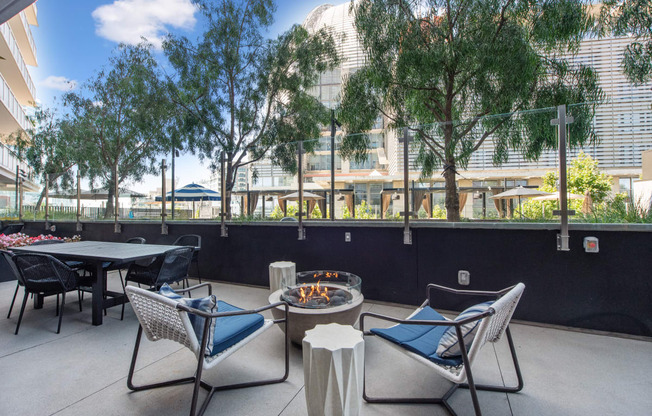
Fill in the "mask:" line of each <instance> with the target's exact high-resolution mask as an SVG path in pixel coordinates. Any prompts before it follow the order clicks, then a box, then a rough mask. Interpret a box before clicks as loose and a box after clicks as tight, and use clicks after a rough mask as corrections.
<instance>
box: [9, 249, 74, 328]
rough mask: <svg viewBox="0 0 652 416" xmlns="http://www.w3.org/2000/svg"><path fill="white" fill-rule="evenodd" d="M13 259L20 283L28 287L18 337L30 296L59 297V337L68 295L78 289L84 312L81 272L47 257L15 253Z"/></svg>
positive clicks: (21, 310) (21, 309)
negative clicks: (80, 283) (80, 281)
mask: <svg viewBox="0 0 652 416" xmlns="http://www.w3.org/2000/svg"><path fill="white" fill-rule="evenodd" d="M3 255H5V259H6V258H7V257H6V256H7V254H6V252H5V253H3ZM10 259H11V261H12V262H13V264H14V265H15V267H16V268H15V269H14V271H17V272H18V273H17V275H16V277H17V278H18V279H19V280H18V282H19V283H18V284H19V285H20V286H23V287H24V288H25V296H24V297H23V304H22V306H21V308H20V315H19V316H18V323H17V324H16V332H15V334H18V330H19V329H20V323H21V321H22V319H23V313H24V312H25V305H26V304H27V298H28V295H29V294H34V295H41V296H51V295H57V310H56V313H57V315H59V325H58V326H57V334H58V333H60V332H61V320H62V318H63V311H64V307H65V304H66V293H67V292H70V291H72V290H77V295H78V302H79V311H80V312H81V310H82V304H81V295H80V294H79V275H78V274H77V272H76V271H75V270H74V269H72V268H71V267H69V266H68V265H66V264H65V263H63V262H61V261H59V260H57V259H55V258H54V257H52V256H49V255H47V254H31V253H24V254H13V255H11V256H10ZM59 295H61V309H59V297H58V296H59ZM12 306H13V302H12Z"/></svg>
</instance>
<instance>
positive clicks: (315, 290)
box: [299, 280, 331, 303]
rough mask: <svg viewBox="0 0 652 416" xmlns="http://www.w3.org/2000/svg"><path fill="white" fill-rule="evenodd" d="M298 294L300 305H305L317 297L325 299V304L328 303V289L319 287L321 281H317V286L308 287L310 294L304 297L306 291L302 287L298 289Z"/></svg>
mask: <svg viewBox="0 0 652 416" xmlns="http://www.w3.org/2000/svg"><path fill="white" fill-rule="evenodd" d="M299 293H300V294H301V297H300V298H299V302H300V303H307V302H308V301H309V300H311V299H312V298H317V297H323V298H325V299H326V302H330V300H331V299H330V298H329V297H328V287H326V286H324V287H322V286H321V280H318V281H317V285H310V293H308V294H307V295H306V291H305V289H304V288H303V287H300V288H299Z"/></svg>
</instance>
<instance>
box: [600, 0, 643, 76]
mask: <svg viewBox="0 0 652 416" xmlns="http://www.w3.org/2000/svg"><path fill="white" fill-rule="evenodd" d="M598 27H599V29H600V34H601V35H605V34H606V33H612V34H614V35H615V36H630V35H631V36H632V37H633V39H634V40H633V42H632V43H630V44H629V45H627V48H625V53H624V54H623V60H622V65H623V70H624V72H625V75H626V76H627V78H628V79H629V80H630V81H631V82H633V83H634V84H644V83H646V82H649V81H650V79H652V3H651V2H650V0H605V1H603V2H602V8H601V9H600V18H599V25H598Z"/></svg>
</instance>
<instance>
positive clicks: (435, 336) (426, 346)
mask: <svg viewBox="0 0 652 416" xmlns="http://www.w3.org/2000/svg"><path fill="white" fill-rule="evenodd" d="M433 289H436V290H441V291H445V292H449V293H453V294H456V295H470V296H488V297H494V298H497V300H496V301H495V302H493V303H491V304H490V305H486V304H480V305H476V307H473V308H469V309H467V311H465V312H463V313H462V314H460V316H458V318H456V320H448V319H446V318H444V317H443V316H442V315H440V314H439V313H438V312H436V311H435V310H434V309H432V308H431V307H430V300H431V298H430V294H431V291H432V290H433ZM524 289H525V285H523V284H522V283H519V284H517V285H515V286H513V287H510V288H507V289H504V290H501V291H498V292H486V291H473V290H456V289H451V288H447V287H443V286H439V285H435V284H430V285H428V288H427V296H428V299H426V301H425V302H423V304H422V305H421V306H420V307H419V308H418V309H417V310H416V311H414V313H412V314H411V315H410V316H409V317H408V318H406V319H397V318H392V317H389V316H385V315H380V314H376V313H372V312H365V313H362V314H361V315H360V329H361V330H362V332H363V334H364V335H367V336H372V335H373V336H377V337H378V338H379V339H380V340H383V341H386V342H387V343H388V344H389V345H390V346H392V347H395V348H396V349H397V350H398V351H401V352H402V353H404V354H406V355H408V356H409V357H411V358H413V359H415V360H417V361H418V362H420V363H423V364H425V365H426V366H428V367H430V368H431V369H432V370H434V371H435V372H436V373H437V374H438V375H440V376H442V377H443V378H445V379H447V380H449V381H451V382H453V383H454V384H453V386H452V387H451V388H450V390H448V392H446V394H444V396H443V397H439V398H398V397H396V398H379V397H370V396H368V395H367V392H366V387H367V385H366V380H365V384H364V387H363V397H364V399H365V400H366V401H367V402H370V403H434V404H439V405H442V406H444V407H445V408H446V409H447V410H448V411H449V412H450V413H451V414H452V415H455V414H456V413H455V411H454V410H453V409H452V408H451V406H450V405H449V403H448V399H449V398H450V397H451V396H452V395H453V393H455V391H456V390H457V389H458V388H459V387H463V388H468V389H469V390H470V392H471V398H472V400H473V407H474V409H475V414H476V415H480V414H482V413H481V410H480V404H479V402H478V396H477V391H476V390H489V391H495V392H505V393H515V392H518V391H520V390H521V389H522V388H523V377H522V376H521V371H520V368H519V365H518V360H517V358H516V349H515V348H514V342H513V340H512V335H511V333H510V331H509V326H508V325H509V321H510V319H511V317H512V314H513V313H514V310H515V309H516V306H517V305H518V301H519V300H520V298H521V295H522V294H523V290H524ZM481 305H484V306H481ZM371 317H373V318H378V319H382V320H386V321H389V322H394V323H396V324H397V325H394V326H392V327H389V328H383V329H378V328H375V329H371V330H370V331H365V330H364V327H365V319H366V318H371ZM470 327H473V331H474V333H475V337H474V338H473V339H472V340H469V335H470V334H469V328H470ZM449 328H453V329H452V330H451V331H450V332H448V335H447V330H448V329H449ZM452 331H454V332H452ZM503 333H506V334H507V341H508V343H509V349H510V352H511V356H512V361H513V364H514V370H515V372H516V377H517V379H518V385H517V386H514V387H504V386H500V385H495V386H494V385H478V384H475V382H474V380H473V373H472V366H473V362H474V360H475V358H476V357H477V356H478V353H479V351H480V349H481V348H482V347H483V346H484V345H485V344H486V343H487V342H496V341H498V340H499V339H500V338H501V336H502V335H503ZM451 334H455V335H456V337H454V340H455V341H457V345H456V347H457V348H459V355H458V356H452V357H451V356H450V355H448V354H447V355H448V356H443V355H442V354H438V352H437V351H438V346H441V342H440V341H442V340H443V339H444V338H445V337H449V338H450V336H451ZM469 344H470V345H469Z"/></svg>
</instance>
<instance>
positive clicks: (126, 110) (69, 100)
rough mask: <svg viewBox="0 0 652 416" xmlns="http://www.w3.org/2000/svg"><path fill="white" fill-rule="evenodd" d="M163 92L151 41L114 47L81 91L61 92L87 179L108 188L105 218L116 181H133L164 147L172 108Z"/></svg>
mask: <svg viewBox="0 0 652 416" xmlns="http://www.w3.org/2000/svg"><path fill="white" fill-rule="evenodd" d="M166 91H167V90H166V88H165V86H164V83H163V82H162V81H161V79H160V78H159V74H158V72H157V63H156V61H155V59H154V58H153V57H152V54H151V45H149V44H147V43H141V44H139V45H136V46H127V45H120V46H118V48H116V50H115V51H114V54H113V55H112V56H111V57H110V58H109V65H108V66H107V67H104V68H102V69H101V70H100V71H99V72H98V73H97V74H96V75H95V76H94V77H93V78H91V79H90V80H88V81H87V82H86V83H85V84H84V85H83V87H82V89H81V91H79V92H69V93H67V94H65V95H64V104H65V105H66V108H67V109H68V110H69V114H68V119H69V122H70V126H71V127H72V132H73V135H76V137H77V139H78V143H79V146H80V148H79V151H80V152H82V153H83V154H84V155H85V156H86V160H85V161H84V162H85V163H84V168H85V170H86V171H87V174H88V177H89V179H91V181H92V183H96V181H99V184H100V187H101V188H104V189H108V199H107V209H106V211H105V218H109V217H111V216H112V215H113V213H114V211H113V208H114V207H113V197H114V193H115V183H116V181H117V183H118V185H120V184H121V183H123V182H125V181H138V180H140V179H142V177H143V175H145V174H147V173H156V172H157V170H158V165H157V156H158V155H159V154H161V153H162V152H165V151H166V150H167V149H168V147H169V146H168V143H169V140H168V139H167V131H168V129H169V128H170V123H169V120H170V117H171V110H172V108H171V106H170V105H169V103H170V102H169V100H168V99H167V94H166ZM116 172H117V176H116Z"/></svg>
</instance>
